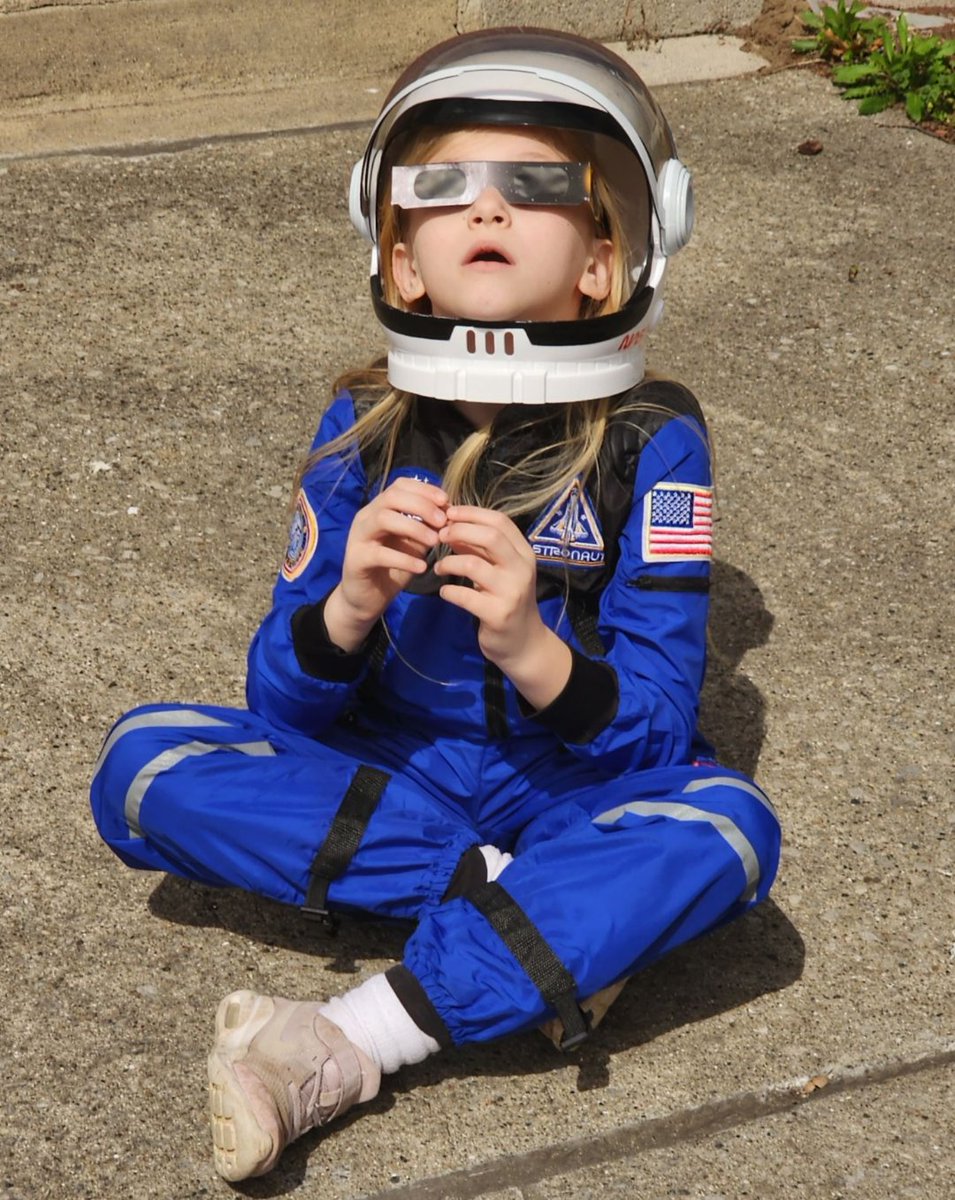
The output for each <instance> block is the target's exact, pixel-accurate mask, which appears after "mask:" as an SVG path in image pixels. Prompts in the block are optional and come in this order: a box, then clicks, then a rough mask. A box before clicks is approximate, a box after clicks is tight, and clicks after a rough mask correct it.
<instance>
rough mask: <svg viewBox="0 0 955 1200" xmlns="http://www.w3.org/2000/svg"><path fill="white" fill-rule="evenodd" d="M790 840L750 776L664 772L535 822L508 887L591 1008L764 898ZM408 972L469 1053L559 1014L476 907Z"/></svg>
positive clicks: (594, 793)
mask: <svg viewBox="0 0 955 1200" xmlns="http://www.w3.org/2000/svg"><path fill="white" fill-rule="evenodd" d="M779 841H780V834H779V825H778V822H777V820H776V816H775V813H774V812H773V809H772V806H771V805H770V803H769V801H768V800H767V799H766V797H765V795H764V794H763V793H762V792H761V791H760V789H759V788H757V787H756V785H755V784H754V783H752V781H751V780H749V779H747V778H746V777H745V776H742V775H740V774H738V773H736V772H733V771H729V770H726V769H725V768H722V767H712V766H700V767H691V766H686V767H672V768H663V769H659V770H654V771H649V772H642V773H639V774H631V775H626V776H622V777H620V778H618V779H615V780H605V781H603V782H601V783H599V784H595V785H591V786H589V787H586V788H583V789H581V790H580V791H578V792H577V793H576V794H575V795H573V796H572V797H571V798H567V799H565V800H564V801H563V802H562V803H559V804H557V805H556V806H555V807H554V808H552V809H550V810H549V811H547V812H545V813H543V814H542V815H540V816H539V817H537V818H535V819H534V820H533V821H532V822H531V824H530V825H529V826H528V827H527V829H526V830H525V831H524V833H523V835H522V837H521V838H520V840H519V841H518V844H517V847H516V855H515V858H514V861H513V862H512V863H511V864H510V865H509V866H508V867H507V868H506V869H505V870H504V872H503V873H502V874H501V876H500V878H499V882H500V884H501V886H502V887H503V888H504V890H505V891H507V892H508V893H509V894H510V896H512V897H513V899H514V900H515V901H516V902H517V904H518V905H519V906H520V908H521V909H522V910H523V911H524V913H525V914H526V915H527V916H528V917H529V918H530V920H531V921H532V922H533V924H534V925H535V926H536V927H537V929H538V930H539V931H540V933H541V934H542V936H543V938H544V939H545V941H546V942H547V944H548V945H549V946H550V948H551V950H552V951H553V952H554V953H555V954H556V956H557V957H558V959H559V960H560V961H561V963H563V965H564V966H565V967H566V968H567V970H568V971H569V972H570V973H571V975H572V976H573V977H574V980H575V981H576V983H577V995H578V998H583V997H585V996H588V995H591V994H593V993H594V992H596V991H599V990H600V989H601V988H602V987H605V986H607V984H609V983H612V982H613V981H614V980H616V979H619V978H621V977H623V976H626V975H629V974H632V973H633V972H634V971H636V970H639V969H640V968H641V967H644V966H647V965H649V964H650V963H651V962H653V961H655V960H656V959H658V958H660V957H661V956H662V955H664V954H666V953H667V952H668V951H670V950H673V949H675V948H676V947H677V946H679V945H682V944H683V943H684V942H687V941H689V940H691V939H692V938H695V937H698V936H700V935H701V934H703V933H706V932H707V931H709V930H711V929H714V928H715V927H717V926H718V925H721V924H723V923H725V922H726V921H729V920H731V919H733V918H734V917H736V916H738V915H739V914H741V913H742V912H744V911H746V909H747V908H749V907H751V906H752V905H753V904H756V903H757V902H758V901H759V900H761V899H763V898H764V897H765V895H766V894H767V892H768V891H769V887H770V885H771V883H772V881H773V878H774V877H775V873H776V868H777V864H778V858H779ZM405 965H406V966H407V967H408V968H409V969H410V970H411V971H412V972H413V973H414V974H415V975H416V976H417V978H418V979H419V980H420V982H421V983H422V985H423V987H424V989H425V991H426V992H427V994H428V996H429V998H430V1000H431V1002H432V1004H433V1005H434V1007H435V1009H436V1010H437V1012H438V1013H439V1014H440V1015H441V1017H442V1018H443V1019H444V1021H445V1024H446V1025H447V1026H448V1029H449V1031H450V1033H451V1036H452V1038H453V1039H454V1041H455V1042H457V1043H462V1042H470V1041H484V1040H488V1039H490V1038H494V1037H498V1036H500V1035H502V1034H506V1033H513V1032H517V1031H518V1030H521V1029H525V1028H529V1027H532V1026H534V1025H536V1024H539V1023H540V1022H541V1021H542V1020H544V1019H545V1018H546V1017H548V1016H550V1015H552V1014H551V1013H549V1012H548V1011H547V1009H546V1006H545V1005H544V1002H543V1000H542V999H541V996H540V994H539V992H538V990H537V988H536V987H535V986H534V984H533V983H532V982H531V981H530V979H529V978H528V976H527V975H526V974H525V972H524V971H523V969H522V968H521V967H520V965H519V963H518V961H517V959H516V958H515V957H514V955H513V954H512V953H511V952H510V950H509V949H508V948H507V947H506V946H505V944H504V942H503V941H502V940H501V938H500V937H499V936H498V935H497V934H496V933H495V932H494V930H493V929H492V928H491V926H490V925H489V924H488V922H487V921H486V920H485V919H484V918H483V917H482V916H481V915H480V914H479V913H478V912H477V911H476V909H475V908H474V907H472V906H471V905H470V904H469V903H468V900H467V898H466V897H463V898H460V899H455V900H453V901H450V902H449V903H447V904H445V905H442V906H441V908H440V909H438V910H436V911H434V912H429V913H428V914H427V916H426V917H425V918H424V919H423V920H422V922H421V924H420V925H419V927H418V929H417V930H416V931H415V933H414V934H413V935H412V937H411V939H410V940H409V942H408V944H407V946H406V949H405Z"/></svg>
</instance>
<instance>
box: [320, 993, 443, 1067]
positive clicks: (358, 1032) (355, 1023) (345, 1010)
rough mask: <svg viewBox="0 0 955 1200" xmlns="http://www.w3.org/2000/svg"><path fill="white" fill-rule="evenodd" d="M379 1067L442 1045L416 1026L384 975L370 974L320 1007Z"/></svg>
mask: <svg viewBox="0 0 955 1200" xmlns="http://www.w3.org/2000/svg"><path fill="white" fill-rule="evenodd" d="M320 1011H321V1012H322V1014H323V1016H326V1017H328V1019H329V1020H330V1021H334V1022H335V1024H336V1025H337V1026H338V1027H339V1029H340V1030H341V1031H342V1033H344V1035H345V1037H347V1038H348V1040H349V1041H351V1042H354V1043H355V1045H356V1046H358V1047H359V1048H360V1049H361V1050H364V1052H365V1053H366V1054H367V1055H368V1057H369V1058H371V1059H374V1061H375V1062H376V1063H377V1064H378V1066H379V1067H380V1068H381V1071H382V1073H383V1074H385V1075H390V1074H391V1073H392V1072H394V1071H397V1070H398V1068H399V1067H404V1066H407V1065H409V1064H411V1063H418V1062H423V1061H424V1059H426V1058H427V1057H428V1055H429V1054H434V1053H435V1051H437V1050H439V1049H440V1048H441V1047H440V1046H439V1044H438V1043H437V1042H436V1041H435V1040H434V1038H433V1037H429V1036H428V1034H426V1033H425V1032H424V1031H423V1030H421V1029H419V1028H418V1026H417V1025H416V1024H415V1023H414V1021H413V1020H412V1019H411V1017H410V1016H409V1015H408V1012H407V1010H406V1009H405V1006H404V1005H403V1004H402V1003H401V1001H400V1000H399V999H398V997H397V996H396V995H395V991H394V989H393V988H392V986H391V984H390V983H389V982H388V980H387V979H386V978H385V976H384V975H372V977H371V979H366V980H365V982H364V983H361V984H359V985H358V987H356V988H352V990H351V991H350V992H346V993H345V995H344V996H333V997H332V999H331V1000H329V1001H328V1003H327V1004H323V1005H322V1008H321V1010H320Z"/></svg>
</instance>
